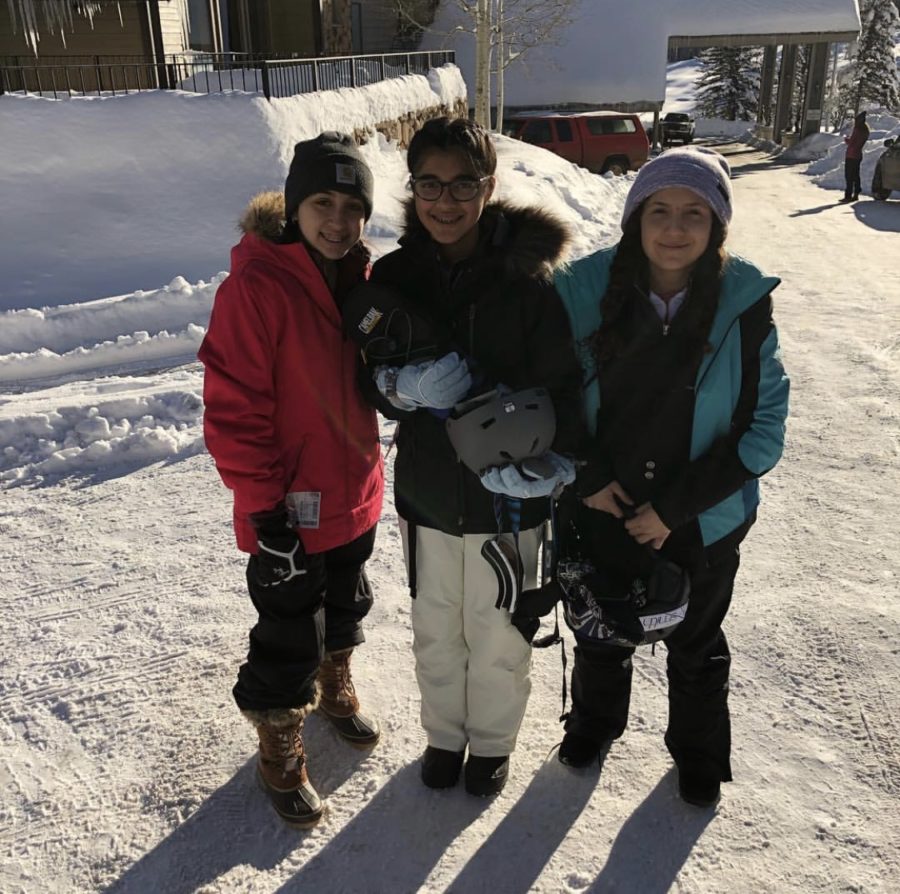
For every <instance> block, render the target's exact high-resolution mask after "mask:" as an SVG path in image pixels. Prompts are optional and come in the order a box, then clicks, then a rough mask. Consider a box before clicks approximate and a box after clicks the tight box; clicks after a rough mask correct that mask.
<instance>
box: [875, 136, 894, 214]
mask: <svg viewBox="0 0 900 894" xmlns="http://www.w3.org/2000/svg"><path fill="white" fill-rule="evenodd" d="M895 189H896V190H900V141H898V140H885V141H884V152H882V153H881V157H880V158H879V159H878V161H877V162H876V163H875V173H874V174H873V175H872V195H873V196H875V198H876V199H880V200H881V201H882V202H883V201H884V200H885V199H887V198H888V196H890V194H891V192H892V191H893V190H895Z"/></svg>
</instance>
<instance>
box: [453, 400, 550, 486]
mask: <svg viewBox="0 0 900 894" xmlns="http://www.w3.org/2000/svg"><path fill="white" fill-rule="evenodd" d="M446 425H447V435H448V437H449V438H450V443H451V444H452V445H453V449H454V450H455V451H456V455H457V456H458V457H459V459H460V462H462V463H463V464H464V465H465V466H467V467H468V468H469V469H471V470H472V471H473V472H474V473H475V474H476V475H480V474H481V473H482V472H483V471H484V470H485V469H486V468H488V467H489V466H503V465H507V464H508V463H518V462H520V461H521V460H523V459H527V458H530V457H537V456H541V455H542V454H544V453H546V452H547V451H548V450H549V449H550V445H551V443H552V442H553V438H554V436H555V435H556V414H555V412H554V410H553V402H552V401H551V400H550V394H549V393H548V392H547V389H546V388H526V389H524V390H522V391H513V392H506V393H503V392H502V391H499V390H494V391H488V392H487V393H485V394H481V395H479V396H478V397H475V398H472V399H470V400H467V401H465V402H464V403H461V404H457V405H456V407H454V409H453V412H452V413H451V414H450V417H449V418H448V419H447V423H446Z"/></svg>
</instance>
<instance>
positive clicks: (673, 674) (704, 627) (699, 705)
mask: <svg viewBox="0 0 900 894" xmlns="http://www.w3.org/2000/svg"><path fill="white" fill-rule="evenodd" d="M739 563H740V556H739V552H738V550H737V549H735V550H734V552H733V553H729V554H728V556H727V557H725V558H723V559H722V560H720V561H719V562H717V563H716V564H715V565H713V566H710V567H705V568H701V569H698V570H696V571H693V572H692V576H691V597H690V605H689V607H688V611H687V615H686V616H685V619H684V621H682V622H681V624H679V625H678V627H676V628H675V630H674V631H673V632H672V633H671V634H670V635H669V636H668V637H666V639H665V645H666V649H667V658H666V671H667V675H668V680H669V723H668V728H667V730H666V735H665V742H666V747H667V748H668V749H669V753H670V754H671V755H672V758H673V759H674V761H675V764H676V765H677V766H678V767H679V768H682V769H683V768H691V769H696V770H698V771H699V772H708V771H710V770H711V771H712V772H714V773H718V775H719V778H720V779H721V780H722V781H723V782H730V781H731V722H730V718H729V715H728V674H729V669H730V666H731V655H730V653H729V651H728V643H727V641H726V639H725V634H724V633H723V632H722V622H723V620H724V619H725V615H726V614H727V613H728V607H729V605H730V604H731V594H732V592H733V590H734V578H735V575H736V574H737V570H738V565H739ZM633 654H634V649H632V648H626V647H623V646H607V645H603V644H602V643H591V644H588V643H587V642H586V641H579V643H578V645H576V647H575V663H574V667H573V669H572V711H571V713H570V714H569V717H568V719H567V721H566V731H568V732H574V733H577V734H578V735H580V736H584V737H585V738H588V739H592V740H594V741H595V742H597V743H598V744H600V743H602V742H605V741H608V740H611V739H617V738H618V737H619V736H621V735H622V733H623V732H624V731H625V726H626V724H627V723H628V706H629V702H630V701H631V678H632V655H633Z"/></svg>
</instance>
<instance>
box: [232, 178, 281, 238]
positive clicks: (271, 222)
mask: <svg viewBox="0 0 900 894" xmlns="http://www.w3.org/2000/svg"><path fill="white" fill-rule="evenodd" d="M238 227H239V228H240V230H241V232H242V233H252V234H253V235H254V236H259V238H260V239H265V240H266V241H267V242H278V241H279V239H280V238H281V231H282V230H283V229H284V193H283V192H276V191H275V190H274V189H273V190H270V191H269V192H261V193H258V194H257V195H255V196H254V197H253V198H252V199H250V202H249V204H248V205H247V207H246V208H245V209H244V212H243V214H241V217H240V220H239V221H238Z"/></svg>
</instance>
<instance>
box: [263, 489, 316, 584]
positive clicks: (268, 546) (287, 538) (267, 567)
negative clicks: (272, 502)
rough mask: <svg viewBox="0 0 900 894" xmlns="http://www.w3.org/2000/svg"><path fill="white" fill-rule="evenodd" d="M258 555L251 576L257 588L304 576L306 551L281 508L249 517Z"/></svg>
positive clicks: (284, 510) (285, 512) (283, 509)
mask: <svg viewBox="0 0 900 894" xmlns="http://www.w3.org/2000/svg"><path fill="white" fill-rule="evenodd" d="M250 522H251V523H252V525H253V527H254V528H255V529H256V542H257V544H258V546H259V552H258V553H257V554H256V556H255V559H256V561H255V562H254V563H252V569H253V571H252V573H253V576H254V577H255V579H256V583H257V584H258V585H259V586H261V587H277V586H278V585H279V584H284V583H287V582H288V581H290V580H293V579H294V578H296V577H299V576H301V575H304V574H306V552H305V551H304V549H303V544H302V543H301V542H300V538H299V537H298V536H297V532H296V531H295V530H294V529H293V528H292V527H291V526H290V524H289V522H288V514H287V510H286V509H285V508H284V507H283V506H279V507H277V508H275V509H271V510H269V511H268V512H256V513H254V514H253V515H251V516H250Z"/></svg>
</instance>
